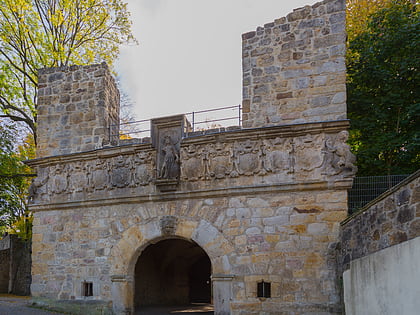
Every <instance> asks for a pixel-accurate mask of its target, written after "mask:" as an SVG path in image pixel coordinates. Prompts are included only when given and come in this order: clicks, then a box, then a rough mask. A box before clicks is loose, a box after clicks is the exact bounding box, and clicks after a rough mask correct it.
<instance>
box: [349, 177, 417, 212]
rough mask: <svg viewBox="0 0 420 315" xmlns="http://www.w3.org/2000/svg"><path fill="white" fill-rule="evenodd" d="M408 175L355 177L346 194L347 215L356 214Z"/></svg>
mask: <svg viewBox="0 0 420 315" xmlns="http://www.w3.org/2000/svg"><path fill="white" fill-rule="evenodd" d="M408 176H409V175H387V176H364V177H355V178H354V182H353V187H352V188H351V189H350V190H349V194H348V207H349V214H352V213H354V212H356V211H357V210H358V209H360V208H362V207H363V206H365V205H366V204H367V203H369V202H370V201H372V200H373V199H375V198H376V197H378V196H379V195H381V194H383V193H384V192H386V191H387V190H388V189H390V188H392V187H393V186H395V185H397V184H398V183H400V182H401V181H403V180H404V179H405V178H407V177H408Z"/></svg>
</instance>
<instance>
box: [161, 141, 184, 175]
mask: <svg viewBox="0 0 420 315" xmlns="http://www.w3.org/2000/svg"><path fill="white" fill-rule="evenodd" d="M163 139H164V140H163V145H162V147H161V152H160V154H161V158H162V163H161V165H162V166H161V168H160V171H159V177H160V178H165V179H171V178H178V176H179V163H180V160H179V153H178V151H177V148H176V147H175V145H174V144H173V143H172V139H171V137H170V136H169V135H166V136H165V137H164V138H163Z"/></svg>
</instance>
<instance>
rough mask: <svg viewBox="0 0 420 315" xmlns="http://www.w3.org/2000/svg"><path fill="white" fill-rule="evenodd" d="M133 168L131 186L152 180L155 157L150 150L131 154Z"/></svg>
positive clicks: (142, 184)
mask: <svg viewBox="0 0 420 315" xmlns="http://www.w3.org/2000/svg"><path fill="white" fill-rule="evenodd" d="M132 161H133V170H132V177H131V186H132V187H136V186H145V185H148V184H150V183H151V182H152V180H153V178H154V175H153V171H154V169H155V163H154V161H155V159H154V157H153V156H152V154H151V152H148V151H147V152H144V151H141V152H138V153H136V154H135V155H134V156H133V159H132Z"/></svg>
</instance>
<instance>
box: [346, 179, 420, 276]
mask: <svg viewBox="0 0 420 315" xmlns="http://www.w3.org/2000/svg"><path fill="white" fill-rule="evenodd" d="M418 236H420V171H417V172H416V173H414V174H413V175H411V176H410V177H408V178H407V179H405V180H404V181H402V182H401V183H400V184H398V185H396V186H395V187H393V188H392V189H391V190H389V191H388V192H385V193H384V194H382V195H381V196H379V197H378V198H377V199H375V200H373V201H372V202H370V203H369V204H367V205H366V206H365V207H364V208H362V209H361V210H360V211H359V212H357V213H355V214H354V215H352V216H351V217H349V218H348V219H347V220H346V221H344V222H343V224H342V231H341V240H342V244H341V247H342V264H343V269H344V270H345V269H348V268H349V263H350V262H351V261H352V260H354V259H357V258H361V257H364V256H367V255H369V254H371V253H374V252H376V251H379V250H382V249H384V248H387V247H390V246H393V245H396V244H399V243H402V242H405V241H407V240H410V239H413V238H415V237H418Z"/></svg>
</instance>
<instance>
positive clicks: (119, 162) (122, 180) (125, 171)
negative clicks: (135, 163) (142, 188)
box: [111, 155, 131, 188]
mask: <svg viewBox="0 0 420 315" xmlns="http://www.w3.org/2000/svg"><path fill="white" fill-rule="evenodd" d="M130 179H131V161H130V157H128V156H122V155H119V156H117V157H116V158H113V164H112V167H111V185H112V187H117V188H123V187H126V186H128V184H130Z"/></svg>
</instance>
